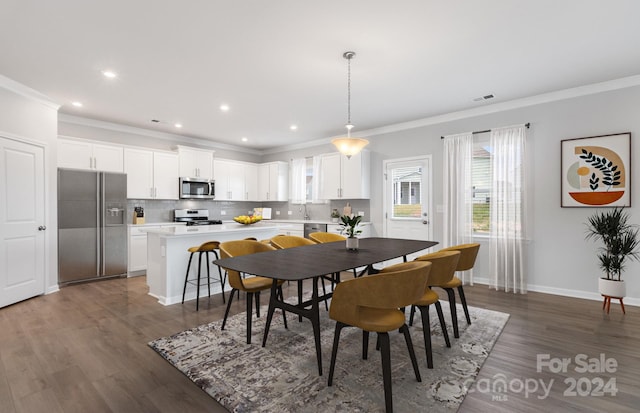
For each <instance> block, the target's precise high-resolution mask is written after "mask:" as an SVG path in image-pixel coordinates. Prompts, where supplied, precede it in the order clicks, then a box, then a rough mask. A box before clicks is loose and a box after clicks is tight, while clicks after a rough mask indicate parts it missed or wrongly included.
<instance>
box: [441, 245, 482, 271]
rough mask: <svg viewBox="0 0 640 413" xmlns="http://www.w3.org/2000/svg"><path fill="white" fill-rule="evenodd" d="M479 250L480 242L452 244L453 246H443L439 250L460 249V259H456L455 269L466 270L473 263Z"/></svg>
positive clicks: (471, 266)
mask: <svg viewBox="0 0 640 413" xmlns="http://www.w3.org/2000/svg"><path fill="white" fill-rule="evenodd" d="M479 250H480V244H478V243H473V244H460V245H454V246H453V247H449V248H443V249H441V250H440V251H460V260H458V266H457V267H456V271H467V270H470V269H472V268H473V266H474V265H475V263H476V257H477V256H478V251H479Z"/></svg>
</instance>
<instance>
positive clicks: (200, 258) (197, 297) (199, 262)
mask: <svg viewBox="0 0 640 413" xmlns="http://www.w3.org/2000/svg"><path fill="white" fill-rule="evenodd" d="M201 269H202V252H201V253H199V254H198V284H197V285H196V311H198V307H199V306H200V270H201Z"/></svg>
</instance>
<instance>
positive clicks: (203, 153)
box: [178, 146, 213, 179]
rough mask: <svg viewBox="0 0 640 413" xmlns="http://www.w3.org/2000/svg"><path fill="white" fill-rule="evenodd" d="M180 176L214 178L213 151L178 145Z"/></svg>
mask: <svg viewBox="0 0 640 413" xmlns="http://www.w3.org/2000/svg"><path fill="white" fill-rule="evenodd" d="M178 156H179V159H180V176H183V177H191V178H203V179H213V151H208V150H204V149H195V148H187V147H185V146H178Z"/></svg>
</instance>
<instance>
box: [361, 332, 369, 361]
mask: <svg viewBox="0 0 640 413" xmlns="http://www.w3.org/2000/svg"><path fill="white" fill-rule="evenodd" d="M368 355H369V332H368V331H365V330H362V360H366V359H367V357H368Z"/></svg>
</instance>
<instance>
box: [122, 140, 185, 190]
mask: <svg viewBox="0 0 640 413" xmlns="http://www.w3.org/2000/svg"><path fill="white" fill-rule="evenodd" d="M124 172H125V173H126V174H127V198H135V199H178V176H179V175H178V172H179V168H178V154H176V153H172V152H159V151H150V150H145V149H137V148H125V149H124Z"/></svg>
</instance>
